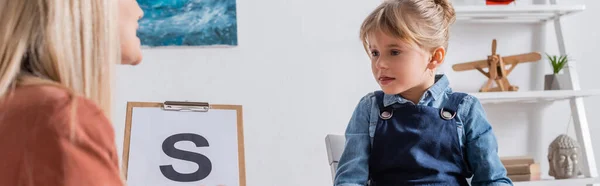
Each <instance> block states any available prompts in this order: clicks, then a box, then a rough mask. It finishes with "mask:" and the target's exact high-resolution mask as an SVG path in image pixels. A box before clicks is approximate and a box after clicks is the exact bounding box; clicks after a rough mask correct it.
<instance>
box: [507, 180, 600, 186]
mask: <svg viewBox="0 0 600 186" xmlns="http://www.w3.org/2000/svg"><path fill="white" fill-rule="evenodd" d="M514 185H515V186H597V185H600V182H598V179H594V178H575V179H564V180H554V179H551V180H540V181H525V182H514Z"/></svg>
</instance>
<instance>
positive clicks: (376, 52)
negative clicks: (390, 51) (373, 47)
mask: <svg viewBox="0 0 600 186" xmlns="http://www.w3.org/2000/svg"><path fill="white" fill-rule="evenodd" d="M371 56H373V57H376V56H379V52H378V51H371Z"/></svg>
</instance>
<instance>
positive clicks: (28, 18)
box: [0, 0, 143, 186]
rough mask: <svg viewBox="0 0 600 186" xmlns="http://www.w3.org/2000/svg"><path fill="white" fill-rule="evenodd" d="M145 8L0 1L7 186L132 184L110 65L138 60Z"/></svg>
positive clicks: (71, 0) (1, 144) (118, 2)
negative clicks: (123, 165)
mask: <svg viewBox="0 0 600 186" xmlns="http://www.w3.org/2000/svg"><path fill="white" fill-rule="evenodd" d="M117 10H119V11H120V12H117ZM142 14H143V13H142V10H141V9H140V7H139V6H138V5H137V2H136V1H135V0H0V25H2V26H0V149H3V150H2V153H0V160H1V163H0V185H19V186H33V185H47V186H82V185H86V186H105V185H110V186H120V185H123V184H124V182H123V181H122V179H121V176H120V171H119V165H118V156H117V151H116V147H115V145H116V144H115V141H114V137H115V136H114V129H113V127H112V125H111V123H110V121H109V119H108V118H110V115H109V114H110V112H111V99H110V97H111V87H112V86H111V81H112V71H113V66H114V65H115V64H117V63H122V64H130V65H135V64H137V63H138V62H139V61H140V59H141V52H140V46H139V45H140V44H139V40H138V39H137V37H136V29H137V21H138V20H139V18H141V16H142ZM117 16H118V20H117ZM119 46H121V47H119ZM119 54H121V55H119Z"/></svg>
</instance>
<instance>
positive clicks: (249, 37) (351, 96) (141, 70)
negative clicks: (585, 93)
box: [113, 0, 600, 186]
mask: <svg viewBox="0 0 600 186" xmlns="http://www.w3.org/2000/svg"><path fill="white" fill-rule="evenodd" d="M379 2H380V1H377V0H370V1H344V0H327V1H324V0H286V1H281V0H254V1H242V0H240V1H238V25H239V28H238V33H239V46H237V47H233V48H189V47H188V48H161V49H144V57H145V59H144V62H143V63H142V64H141V65H139V66H136V67H128V66H121V67H119V69H118V72H117V80H118V83H117V89H116V98H115V107H116V109H115V114H114V118H113V121H114V123H115V129H116V135H117V145H118V150H119V154H121V152H122V143H123V126H124V121H125V106H126V102H127V101H158V102H162V101H165V100H189V101H209V102H211V103H219V104H240V105H243V107H244V125H245V127H244V132H245V142H246V144H245V148H246V152H245V153H246V172H247V183H248V185H249V186H282V185H286V186H295V185H298V186H301V185H302V186H304V185H330V184H331V175H330V172H329V167H328V165H327V156H326V153H325V145H324V137H325V135H326V134H329V133H337V134H342V133H343V131H344V129H345V127H346V124H347V121H348V120H349V117H350V115H351V112H352V110H353V109H354V106H355V105H356V103H357V102H358V100H359V99H360V97H362V96H363V95H364V94H366V93H367V92H369V91H373V90H375V89H377V88H378V87H377V85H376V83H375V81H374V80H373V79H372V76H371V73H370V67H369V61H368V60H367V57H366V55H365V53H364V51H363V49H362V46H361V44H360V41H359V39H358V29H359V26H360V23H361V22H362V19H363V18H364V17H365V16H366V15H367V14H368V13H369V11H370V10H371V9H373V8H374V7H375V6H377V4H378V3H379ZM586 3H587V7H588V9H587V10H586V11H585V12H583V13H580V14H577V15H574V16H569V17H568V18H565V19H564V27H565V31H564V32H565V38H566V40H567V50H568V51H569V53H570V54H572V55H573V57H574V58H575V59H578V61H579V63H578V70H579V72H580V78H581V81H582V88H584V89H589V88H600V85H598V84H597V83H594V81H593V80H592V78H594V73H595V71H594V70H595V68H600V64H598V63H594V56H592V55H593V54H595V52H596V51H598V50H600V47H599V46H596V45H595V44H596V42H594V41H599V40H600V36H599V35H598V34H597V33H598V31H597V29H600V26H598V24H597V21H595V20H594V18H597V17H599V16H600V13H599V12H600V2H599V1H586ZM575 31H579V32H582V33H576V32H575ZM537 32H541V33H544V29H537V28H535V27H532V26H527V25H472V24H460V23H459V24H457V25H456V26H455V28H454V30H453V33H452V39H451V43H450V47H451V48H450V51H449V53H448V58H447V61H446V63H447V64H446V66H445V67H444V68H442V69H440V70H441V71H442V72H446V73H447V74H448V75H449V76H450V79H451V85H452V86H453V87H454V89H455V90H457V91H469V92H472V91H476V90H477V89H478V88H479V87H480V86H481V84H482V83H483V82H484V80H485V79H484V77H483V76H482V75H479V74H478V72H475V71H473V72H461V73H456V72H452V70H451V68H450V66H451V65H452V64H453V63H458V62H464V61H470V60H476V59H483V58H485V57H486V56H487V55H489V53H490V47H491V40H492V39H493V38H496V39H498V53H500V54H502V55H511V54H517V53H525V52H531V51H544V50H546V51H548V52H551V53H556V52H557V49H556V47H555V46H554V45H556V39H555V37H554V35H553V27H552V24H551V23H550V24H549V25H548V26H547V29H546V31H545V32H546V33H547V36H546V37H544V36H540V37H538V36H536V34H535V33H537ZM544 39H548V40H545V41H544ZM544 62H545V61H543V62H541V63H538V64H527V65H522V66H519V67H518V68H516V69H515V71H514V72H513V73H512V74H511V76H510V77H511V78H510V80H511V83H514V84H517V85H519V86H520V87H521V89H522V90H524V91H525V90H530V89H541V88H543V87H542V83H543V75H544V74H545V73H548V72H550V70H549V66H548V64H546V63H544ZM585 103H586V108H587V109H588V111H587V113H588V115H589V116H590V118H589V122H590V125H591V128H592V129H593V131H592V132H599V131H600V125H597V123H599V122H600V118H597V117H594V116H595V115H597V114H595V113H594V112H592V111H593V110H598V109H599V107H600V106H598V105H600V98H587V99H585ZM513 106H514V105H513ZM561 106H563V107H561ZM564 106H567V104H566V102H565V103H563V102H560V103H556V104H552V105H549V106H546V107H540V106H539V105H538V106H536V105H523V106H519V107H518V108H517V109H514V107H510V105H485V107H486V109H487V111H488V113H489V117H490V120H491V122H492V123H493V126H494V129H495V132H496V134H497V136H498V138H499V144H500V154H501V155H503V156H504V155H523V154H527V153H530V154H534V155H536V157H537V158H539V159H537V161H540V162H544V161H545V159H543V157H544V156H545V154H544V153H546V149H547V145H548V144H549V142H550V140H552V138H554V137H555V136H556V135H558V134H560V133H561V132H564V131H565V129H566V127H567V123H568V117H569V115H568V114H569V111H570V110H569V108H568V107H564ZM539 108H545V111H546V112H543V113H539V112H535V111H534V110H535V109H539ZM496 113H507V114H510V115H511V117H499V116H498V115H497V114H496ZM538 116H539V117H538ZM550 116H552V117H550ZM547 117H550V118H547ZM536 118H543V119H536ZM571 131H572V127H571ZM509 135H516V137H512V136H511V137H509ZM592 138H593V139H594V141H598V137H597V136H592ZM530 139H531V140H530ZM526 141H532V142H529V143H526ZM598 142H600V141H598ZM538 143H540V144H541V145H538ZM595 147H596V148H598V149H600V143H596V144H595ZM596 155H597V157H599V158H600V156H599V155H600V151H599V150H596Z"/></svg>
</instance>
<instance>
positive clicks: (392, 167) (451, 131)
mask: <svg viewBox="0 0 600 186" xmlns="http://www.w3.org/2000/svg"><path fill="white" fill-rule="evenodd" d="M375 96H376V100H377V103H378V104H379V108H380V118H379V121H378V123H377V127H376V129H375V135H374V139H373V145H372V148H371V153H370V154H371V155H370V158H369V173H370V177H371V186H405V185H406V186H410V185H414V186H416V185H419V186H424V185H428V186H430V185H431V186H433V185H435V186H437V185H440V186H441V185H444V186H468V183H467V180H466V177H468V176H469V175H470V173H468V172H467V167H466V166H467V164H466V162H465V161H464V159H463V157H462V152H461V148H460V143H459V141H458V140H459V139H458V131H457V127H458V125H457V123H456V122H457V121H456V117H455V115H456V111H457V109H458V106H459V104H460V103H461V101H462V100H463V98H464V97H465V96H466V94H464V93H452V94H450V95H449V96H450V98H449V100H448V101H447V102H446V103H444V104H443V105H442V106H441V108H434V107H430V106H424V105H413V104H400V103H396V104H393V105H390V106H388V107H384V106H383V96H384V93H383V92H381V91H377V92H375ZM444 105H445V107H444Z"/></svg>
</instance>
